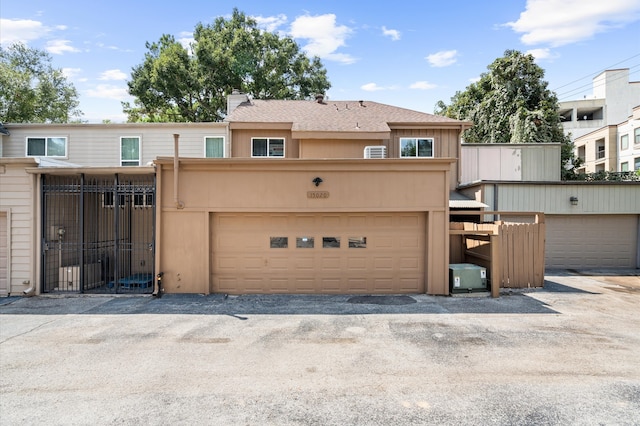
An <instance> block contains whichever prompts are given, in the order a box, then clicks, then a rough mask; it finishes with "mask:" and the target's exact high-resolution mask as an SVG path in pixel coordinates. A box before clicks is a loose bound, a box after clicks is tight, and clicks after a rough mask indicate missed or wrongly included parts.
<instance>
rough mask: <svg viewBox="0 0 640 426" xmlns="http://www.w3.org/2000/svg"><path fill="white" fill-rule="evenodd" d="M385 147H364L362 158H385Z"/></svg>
mask: <svg viewBox="0 0 640 426" xmlns="http://www.w3.org/2000/svg"><path fill="white" fill-rule="evenodd" d="M386 157H387V147H386V146H382V145H375V146H365V147H364V158H386Z"/></svg>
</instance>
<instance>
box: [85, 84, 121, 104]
mask: <svg viewBox="0 0 640 426" xmlns="http://www.w3.org/2000/svg"><path fill="white" fill-rule="evenodd" d="M86 93H87V96H88V97H90V98H102V99H115V100H117V101H123V100H126V99H130V98H131V96H130V95H129V92H128V91H127V89H126V87H122V86H114V85H112V84H98V85H97V86H96V87H95V88H93V89H89V90H87V91H86Z"/></svg>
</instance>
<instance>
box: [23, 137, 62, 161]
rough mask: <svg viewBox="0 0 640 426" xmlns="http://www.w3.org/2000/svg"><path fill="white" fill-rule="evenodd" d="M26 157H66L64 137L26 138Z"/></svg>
mask: <svg viewBox="0 0 640 426" xmlns="http://www.w3.org/2000/svg"><path fill="white" fill-rule="evenodd" d="M27 156H28V157H66V156H67V138H66V137H38V138H27Z"/></svg>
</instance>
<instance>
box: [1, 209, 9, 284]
mask: <svg viewBox="0 0 640 426" xmlns="http://www.w3.org/2000/svg"><path fill="white" fill-rule="evenodd" d="M8 229H9V228H8V224H7V213H5V212H0V296H6V295H7V294H8V293H9V283H8V282H7V281H8V280H7V278H8V268H9V266H8V265H9V238H8V236H9V234H8Z"/></svg>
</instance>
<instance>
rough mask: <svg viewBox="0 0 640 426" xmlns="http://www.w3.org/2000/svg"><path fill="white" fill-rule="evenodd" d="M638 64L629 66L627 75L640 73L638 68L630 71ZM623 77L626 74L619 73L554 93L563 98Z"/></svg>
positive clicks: (625, 76)
mask: <svg viewBox="0 0 640 426" xmlns="http://www.w3.org/2000/svg"><path fill="white" fill-rule="evenodd" d="M639 66H640V64H636V65H633V66H631V67H629V74H628V77H631V76H632V75H635V74H638V73H640V70H636V71H632V70H633V69H634V68H637V67H639ZM605 71H606V70H605ZM599 74H600V73H598V74H596V75H599ZM623 78H625V79H626V78H627V75H624V74H621V75H618V76H616V77H615V78H612V79H610V80H606V81H602V82H600V83H597V84H593V83H587V84H583V85H582V86H578V87H576V88H574V89H571V90H569V91H566V92H563V93H559V94H556V96H557V97H558V99H565V98H568V97H571V96H574V95H576V94H578V93H580V92H582V91H583V89H586V88H588V87H592V88H593V89H597V88H600V87H603V86H605V85H606V84H607V82H613V81H617V80H620V79H623Z"/></svg>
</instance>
